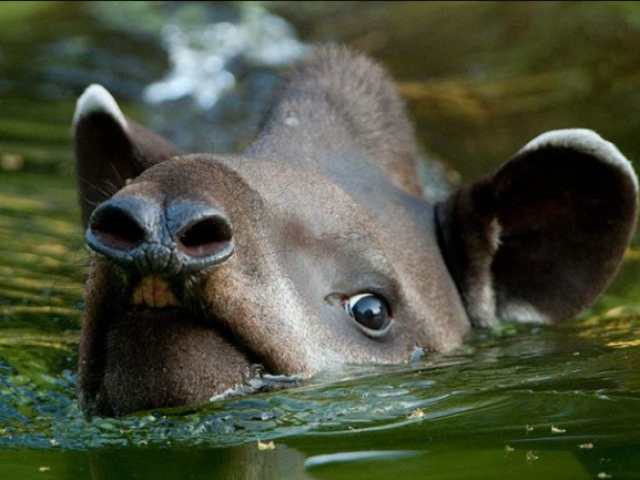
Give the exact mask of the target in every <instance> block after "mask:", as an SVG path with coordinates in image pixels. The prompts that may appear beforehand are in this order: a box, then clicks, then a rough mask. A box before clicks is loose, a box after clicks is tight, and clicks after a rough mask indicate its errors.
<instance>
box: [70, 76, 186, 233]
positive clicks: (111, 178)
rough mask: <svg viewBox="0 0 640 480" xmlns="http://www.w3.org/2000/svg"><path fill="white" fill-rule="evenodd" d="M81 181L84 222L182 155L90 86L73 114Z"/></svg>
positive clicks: (102, 90) (109, 96)
mask: <svg viewBox="0 0 640 480" xmlns="http://www.w3.org/2000/svg"><path fill="white" fill-rule="evenodd" d="M73 130H74V146H75V153H76V177H77V180H78V188H79V194H80V208H81V212H82V223H83V225H84V226H85V227H86V226H87V223H88V220H89V216H90V215H91V212H92V211H93V209H94V208H95V207H96V206H97V205H98V204H100V203H102V202H103V201H105V200H107V199H108V198H109V197H111V195H113V194H114V193H115V192H116V191H117V190H119V189H120V188H122V187H123V186H124V185H125V183H126V181H127V180H128V179H131V178H134V177H136V176H137V175H139V174H140V173H142V172H143V171H144V170H145V169H147V168H149V167H150V166H152V165H155V164H156V163H160V162H162V161H164V160H167V159H169V158H171V157H173V156H175V155H179V154H180V151H179V150H178V148H176V147H175V146H173V145H171V144H170V143H168V142H167V141H165V140H163V139H162V138H160V137H158V136H157V135H155V134H153V133H152V132H151V131H149V130H148V129H146V128H144V127H142V126H140V125H138V124H136V123H135V122H133V121H132V120H130V119H128V118H126V117H125V116H124V114H123V113H122V111H121V110H120V108H119V107H118V104H117V103H116V101H115V100H114V99H113V97H112V96H111V94H110V93H109V92H108V91H107V90H105V89H104V87H102V86H100V85H91V86H90V87H89V88H87V89H86V90H85V92H84V93H83V94H82V96H81V97H80V98H79V99H78V104H77V106H76V111H75V114H74V116H73Z"/></svg>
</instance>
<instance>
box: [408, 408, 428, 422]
mask: <svg viewBox="0 0 640 480" xmlns="http://www.w3.org/2000/svg"><path fill="white" fill-rule="evenodd" d="M424 416H425V413H424V412H423V411H422V410H420V409H419V408H416V409H415V410H414V411H413V412H411V413H410V414H409V416H408V417H407V418H408V419H409V420H413V419H416V418H422V417H424Z"/></svg>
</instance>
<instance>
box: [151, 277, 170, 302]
mask: <svg viewBox="0 0 640 480" xmlns="http://www.w3.org/2000/svg"><path fill="white" fill-rule="evenodd" d="M153 282H154V287H155V288H154V290H153V292H154V293H153V298H154V299H155V302H156V307H157V308H164V307H166V306H167V303H168V302H167V289H168V285H167V283H166V282H165V281H164V280H162V279H161V278H160V277H154V278H153Z"/></svg>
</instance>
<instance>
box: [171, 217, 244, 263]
mask: <svg viewBox="0 0 640 480" xmlns="http://www.w3.org/2000/svg"><path fill="white" fill-rule="evenodd" d="M232 238H233V231H232V228H231V224H230V223H229V221H228V220H227V219H226V218H224V217H222V216H219V215H213V216H209V217H205V218H201V219H199V220H197V221H195V222H193V223H192V224H191V225H189V226H188V227H186V228H185V229H184V230H183V231H182V233H181V234H180V235H179V236H178V244H179V246H180V248H181V249H182V250H183V251H184V252H185V253H186V254H187V255H189V256H191V257H209V256H212V255H216V254H218V253H220V252H221V250H225V249H226V247H227V246H228V245H229V243H230V242H231V239H232Z"/></svg>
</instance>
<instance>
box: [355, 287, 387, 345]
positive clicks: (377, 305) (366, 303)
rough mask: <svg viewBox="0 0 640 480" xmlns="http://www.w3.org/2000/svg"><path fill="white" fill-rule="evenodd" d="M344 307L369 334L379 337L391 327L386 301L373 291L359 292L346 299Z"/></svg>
mask: <svg viewBox="0 0 640 480" xmlns="http://www.w3.org/2000/svg"><path fill="white" fill-rule="evenodd" d="M344 309H345V310H346V312H347V314H348V315H349V316H350V317H351V318H353V319H354V320H355V322H356V323H357V325H358V326H359V327H360V328H361V329H362V330H364V332H365V333H366V334H367V335H369V336H372V337H381V336H382V335H384V334H385V333H387V332H388V331H389V328H390V327H391V323H392V318H391V313H390V312H389V308H388V307H387V304H386V302H385V301H384V300H382V299H381V298H380V297H378V296H376V295H374V294H373V293H361V294H359V295H355V296H353V297H351V298H349V299H346V301H345V302H344Z"/></svg>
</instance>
